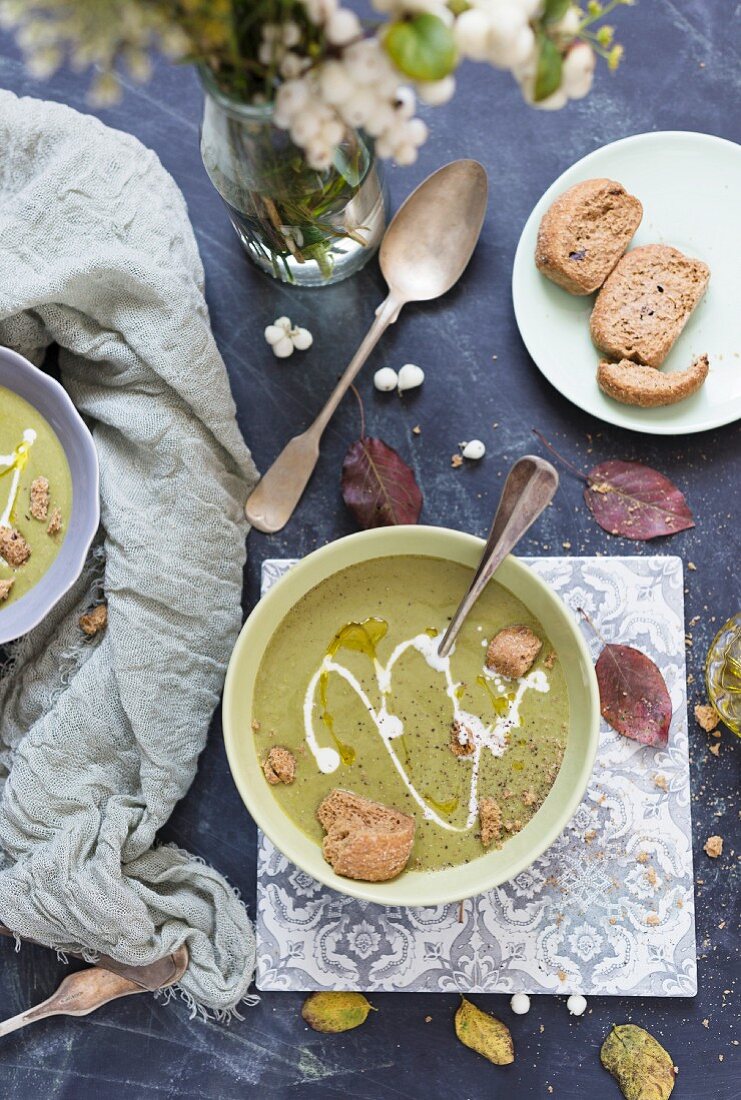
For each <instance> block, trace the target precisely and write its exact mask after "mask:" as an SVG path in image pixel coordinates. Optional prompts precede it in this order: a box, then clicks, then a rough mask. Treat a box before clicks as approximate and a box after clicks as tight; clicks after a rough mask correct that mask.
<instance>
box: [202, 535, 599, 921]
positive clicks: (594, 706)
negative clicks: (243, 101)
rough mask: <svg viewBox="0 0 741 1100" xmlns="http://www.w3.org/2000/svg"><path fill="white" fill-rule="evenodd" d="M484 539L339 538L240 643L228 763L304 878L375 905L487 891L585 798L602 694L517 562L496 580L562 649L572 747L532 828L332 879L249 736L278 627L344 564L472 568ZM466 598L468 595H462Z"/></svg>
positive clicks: (537, 851)
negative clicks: (468, 855)
mask: <svg viewBox="0 0 741 1100" xmlns="http://www.w3.org/2000/svg"><path fill="white" fill-rule="evenodd" d="M483 545H484V544H483V541H482V540H481V539H479V538H475V537H474V536H473V535H466V534H463V533H461V532H460V531H450V530H447V529H446V528H442V527H416V526H415V527H384V528H379V529H376V530H372V531H363V532H361V533H359V534H356V535H350V536H348V537H347V538H343V539H339V540H338V541H337V542H332V543H330V544H329V545H328V546H324V547H322V548H321V549H319V550H315V551H314V552H313V553H312V554H309V555H308V557H306V558H304V559H303V560H302V561H301V562H299V563H298V564H297V565H295V566H294V567H293V568H292V569H290V570H289V572H288V573H287V574H286V575H285V576H284V577H282V578H281V580H280V581H278V583H277V584H276V585H275V586H274V587H273V588H271V589H270V591H269V592H268V593H267V594H266V595H265V596H264V597H263V598H262V599H261V600H260V602H259V603H258V604H257V606H256V607H255V609H254V611H253V612H252V614H251V615H250V616H249V618H248V619H247V621H246V623H245V624H244V627H243V629H242V632H241V634H240V636H239V638H238V639H237V643H236V645H235V647H234V652H233V653H232V656H231V660H230V662H229V668H228V671H227V676H226V685H225V689H224V706H223V726H224V740H225V744H226V752H227V757H228V759H229V767H230V768H231V772H232V775H233V777H234V781H235V783H236V785H237V789H238V790H239V793H240V795H241V796H242V799H243V801H244V804H245V806H246V807H247V809H248V810H249V812H250V814H251V815H252V817H253V818H254V820H255V821H256V823H257V824H258V825H259V827H260V828H261V829H262V830H263V832H264V833H265V834H266V835H267V836H268V837H269V838H270V840H271V841H272V842H273V844H274V845H275V846H276V847H277V848H278V849H279V850H280V851H281V852H283V854H284V855H285V856H286V857H287V858H288V859H289V860H291V862H292V863H294V864H296V866H298V867H300V868H301V869H302V870H303V871H305V872H306V873H307V874H308V875H311V876H312V877H313V878H315V879H318V880H319V882H322V883H324V884H325V885H327V886H331V887H332V889H334V890H338V891H339V892H340V893H343V894H348V895H350V896H352V897H356V898H361V899H363V900H365V901H370V902H376V903H378V904H379V905H404V906H427V905H443V904H449V903H451V902H455V901H459V900H461V899H463V898H468V897H473V896H474V895H476V894H481V893H484V892H485V891H487V890H490V889H491V888H492V887H494V886H499V885H500V884H501V883H502V882H506V881H507V879H511V878H514V877H515V876H516V875H518V874H519V873H520V872H521V871H523V870H524V869H525V868H526V867H528V866H529V865H530V864H531V863H532V862H533V861H534V860H535V859H537V857H538V856H539V855H541V854H542V853H543V852H544V851H545V850H546V849H547V848H548V847H549V846H550V845H551V844H553V842H554V841H555V840H556V839H557V837H558V836H559V835H560V834H561V833H562V832H563V830H564V829H565V827H566V826H567V825H568V823H569V821H570V820H571V818H572V817H573V815H574V813H575V812H576V810H577V807H578V806H579V803H580V802H581V800H582V798H583V796H584V793H585V791H586V789H587V784H588V782H589V778H590V776H591V773H592V767H593V764H594V758H595V754H596V752H597V743H598V739H599V692H598V688H597V678H596V676H595V673H594V666H593V663H592V659H591V657H590V655H589V651H588V649H587V646H586V644H585V642H584V639H583V638H582V635H581V632H580V629H579V625H578V623H577V622H576V621H575V619H574V616H573V615H572V613H571V611H570V610H569V609H568V608H567V607H566V606H565V604H564V603H562V601H561V600H560V599H559V597H558V596H557V595H556V594H555V593H554V592H553V591H552V590H551V589H550V588H549V587H548V585H547V584H545V582H544V581H542V580H541V579H540V578H539V577H537V576H536V575H535V573H533V572H532V571H531V570H530V569H528V567H527V566H525V565H523V564H522V563H521V562H519V561H518V560H517V559H516V558H513V557H509V558H507V559H506V560H505V561H504V562H503V563H502V565H501V566H500V567H499V569H498V570H497V573H496V580H497V581H498V582H499V583H500V584H501V585H503V586H504V587H505V588H507V589H509V590H510V592H511V593H512V594H513V595H514V596H516V597H517V598H518V599H519V600H521V601H522V602H523V604H525V606H526V607H527V608H528V610H529V611H531V612H532V614H533V615H534V616H535V617H536V618H537V619H538V620H539V621H540V623H541V624H542V626H543V629H544V630H545V632H546V634H547V635H548V637H549V639H550V641H551V643H552V644H553V646H554V648H555V650H556V652H557V653H558V656H559V660H560V662H561V665H562V668H563V671H564V674H565V677H566V685H567V689H568V695H569V709H570V725H569V731H568V738H567V743H566V751H565V755H564V759H563V763H562V765H561V769H560V771H559V773H558V776H557V778H556V781H555V783H554V784H553V787H552V788H551V790H550V792H549V793H548V796H547V797H546V799H545V801H544V802H543V804H542V806H541V807H540V808H539V810H538V811H537V813H536V814H535V815H534V816H533V817H532V818H531V820H530V821H529V822H528V823H527V825H526V826H525V827H524V828H523V829H522V830H521V831H520V832H519V833H517V834H516V835H515V836H513V837H511V838H510V839H509V840H507V841H506V843H505V844H504V845H503V847H502V848H501V849H499V850H496V851H489V852H486V853H485V854H483V855H481V856H480V857H479V858H478V859H475V860H472V861H471V862H469V863H466V864H462V865H459V866H456V867H446V868H443V869H441V870H437V871H412V870H408V871H404V872H403V873H402V874H401V875H399V876H398V878H396V879H393V880H392V881H391V882H360V881H356V880H354V879H348V878H342V877H341V876H339V875H336V874H335V873H334V871H333V870H332V868H331V867H330V865H329V864H328V863H327V862H326V861H325V860H324V858H323V856H322V851H321V847H320V846H319V845H318V844H317V842H316V840H314V839H312V838H310V837H309V836H308V835H307V834H306V833H304V832H303V830H302V829H300V828H299V826H298V825H296V824H294V822H293V821H292V820H291V818H290V817H288V815H287V814H286V813H285V812H284V811H283V809H282V808H281V806H280V804H279V802H278V800H277V799H276V798H275V797H274V795H273V792H272V789H271V787H270V786H269V785H268V783H267V782H266V781H265V777H264V775H263V772H262V767H261V764H260V759H259V756H258V752H257V748H256V745H255V740H254V736H253V732H252V725H251V723H252V705H253V695H254V691H255V681H256V678H257V672H258V669H259V667H260V663H261V661H262V658H263V654H264V653H265V649H266V647H267V645H268V642H269V641H270V638H271V637H272V634H273V632H274V631H275V629H276V628H277V627H278V625H279V624H280V623H281V622H282V620H283V618H284V617H285V616H286V615H287V614H288V612H289V611H290V610H291V608H292V607H293V606H294V605H295V604H296V603H297V602H298V600H300V599H301V598H302V596H304V595H305V594H306V593H307V592H309V591H310V589H312V588H314V587H315V586H316V585H318V584H319V583H320V582H322V581H324V580H326V579H327V578H328V577H330V576H332V575H333V574H334V573H336V572H338V571H339V570H341V569H347V568H349V567H352V566H353V565H357V564H359V563H361V562H366V561H369V560H371V559H374V558H384V557H390V556H395V555H400V554H414V555H421V556H427V557H433V558H444V559H447V560H449V561H454V562H458V563H460V564H462V565H466V566H469V567H470V568H472V569H473V568H475V567H476V566H477V565H478V562H479V558H480V556H481V551H482V549H483ZM461 595H463V593H461Z"/></svg>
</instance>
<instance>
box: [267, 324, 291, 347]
mask: <svg viewBox="0 0 741 1100" xmlns="http://www.w3.org/2000/svg"><path fill="white" fill-rule="evenodd" d="M285 334H286V330H285V329H284V328H281V327H280V325H268V327H267V328H266V329H265V339H266V340H267V342H268V343H269V344H270V345H271V346H272V345H274V344H277V343H278V341H279V340H282V339H283V337H284V336H285Z"/></svg>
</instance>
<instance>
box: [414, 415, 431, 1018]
mask: <svg viewBox="0 0 741 1100" xmlns="http://www.w3.org/2000/svg"><path fill="white" fill-rule="evenodd" d="M421 434H422V429H421V428H420V426H419V424H415V425H414V427H413V428H412V435H421ZM431 1018H432V1017H430V1019H431Z"/></svg>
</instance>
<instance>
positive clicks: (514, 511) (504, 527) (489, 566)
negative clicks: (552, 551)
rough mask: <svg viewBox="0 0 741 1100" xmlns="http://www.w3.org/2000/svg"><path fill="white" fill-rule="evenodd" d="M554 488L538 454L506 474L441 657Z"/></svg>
mask: <svg viewBox="0 0 741 1100" xmlns="http://www.w3.org/2000/svg"><path fill="white" fill-rule="evenodd" d="M557 488H558V473H557V472H556V470H555V469H554V467H553V466H551V464H550V462H546V461H545V459H544V458H539V457H538V456H537V455H525V456H524V457H523V458H520V459H518V461H517V462H516V463H515V464H514V466H513V467H512V469H511V470H510V472H509V473H508V474H507V480H506V481H505V483H504V488H503V489H502V495H501V497H500V500H499V506H498V508H497V511H496V515H495V516H494V522H493V523H492V525H491V531H490V532H489V537H488V538H487V540H486V545H485V547H484V552H483V554H482V555H481V562H480V564H479V567H478V569H477V570H476V573H475V574H474V577H473V580H472V581H471V587H470V588H469V589H468V592H467V593H466V595H465V596H464V597H463V599H462V600H461V603H460V606H459V607H458V610H457V611H456V613H455V615H454V616H453V618H452V620H451V622H450V626H449V627H448V629H447V630H446V631H445V634H444V635H443V639H442V641H441V642H440V645H439V647H438V653H439V654H440V656H441V657H447V655H448V653H449V652H450V650H451V648H452V646H453V642H454V641H455V639H456V637H457V636H458V632H459V631H460V629H461V627H462V626H463V622H464V620H465V619H466V618H467V616H468V614H469V612H470V610H471V608H472V607H473V605H474V604H475V603H476V601H477V599H478V598H479V596H480V595H481V593H482V592H483V591H484V589H485V588H486V585H487V584H488V583H489V581H490V580H491V578H492V576H493V574H494V572H495V570H496V569H498V568H499V566H500V565H501V563H502V562H503V561H504V559H505V558H506V556H507V554H509V553H511V552H512V550H513V549H514V547H515V546H516V545H517V543H518V542H519V541H520V539H521V538H522V536H523V535H524V534H525V532H526V531H527V530H528V528H529V527H531V526H532V525H533V523H535V520H536V519H537V518H538V516H539V515H540V514H541V512H543V511H544V509H545V508H546V507H547V506H548V505H549V504H550V502H551V501H552V500H553V496H554V494H555V492H556V489H557Z"/></svg>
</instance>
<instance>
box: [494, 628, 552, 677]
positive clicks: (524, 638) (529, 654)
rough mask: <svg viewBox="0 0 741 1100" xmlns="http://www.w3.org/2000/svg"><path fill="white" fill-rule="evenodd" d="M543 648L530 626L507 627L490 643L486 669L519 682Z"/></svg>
mask: <svg viewBox="0 0 741 1100" xmlns="http://www.w3.org/2000/svg"><path fill="white" fill-rule="evenodd" d="M542 647H543V643H542V642H541V640H540V638H539V637H538V635H537V634H534V633H533V631H532V630H531V629H530V627H529V626H506V627H505V628H504V630H500V631H499V633H498V634H496V635H495V636H494V637H493V638H492V640H491V641H490V642H489V648H488V649H487V651H486V667H487V668H491V669H494V671H495V672H498V673H499V675H500V676H505V677H506V678H507V679H508V680H519V679H520V677H521V676H524V675H525V674H526V673H527V672H529V670H530V669H531V668H532V665H533V662H534V661H535V658H536V657H537V656H538V654H539V653H540V650H541V649H542Z"/></svg>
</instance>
